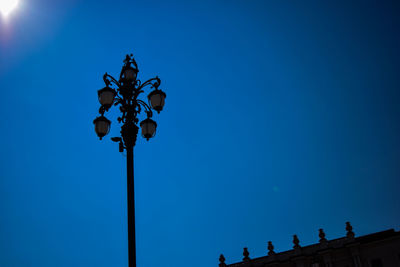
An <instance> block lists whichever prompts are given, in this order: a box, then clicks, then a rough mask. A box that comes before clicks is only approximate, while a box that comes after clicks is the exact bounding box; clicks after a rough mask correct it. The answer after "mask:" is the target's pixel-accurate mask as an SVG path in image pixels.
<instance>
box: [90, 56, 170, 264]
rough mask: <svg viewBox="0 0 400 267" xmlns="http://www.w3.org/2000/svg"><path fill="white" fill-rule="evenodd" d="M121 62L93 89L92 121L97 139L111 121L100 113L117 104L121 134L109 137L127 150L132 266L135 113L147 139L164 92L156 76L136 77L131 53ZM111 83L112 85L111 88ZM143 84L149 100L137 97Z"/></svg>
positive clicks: (132, 257)
mask: <svg viewBox="0 0 400 267" xmlns="http://www.w3.org/2000/svg"><path fill="white" fill-rule="evenodd" d="M124 63H125V64H124V66H123V67H122V70H121V73H120V78H119V80H118V81H117V80H116V79H115V78H114V77H112V76H111V75H108V74H107V73H106V74H104V76H103V80H104V83H105V84H106V86H105V87H104V88H103V89H101V90H99V91H98V92H97V93H98V97H99V102H100V104H101V107H100V109H99V113H100V116H99V117H97V118H96V119H95V120H94V121H93V123H94V125H95V127H94V129H95V131H96V134H97V136H99V137H100V140H101V139H102V138H103V137H104V136H106V135H107V134H108V132H109V131H110V126H111V121H109V120H108V119H107V118H106V117H104V113H105V112H106V111H108V110H109V109H110V108H111V107H112V106H113V105H114V106H119V110H120V111H121V116H120V117H118V122H119V123H122V126H121V137H113V138H111V140H112V141H114V142H118V143H119V151H120V152H123V151H124V150H126V154H127V156H126V159H127V182H128V186H127V188H128V256H129V257H128V258H129V267H136V244H135V197H134V175H133V147H134V146H135V143H136V137H137V134H138V130H139V127H138V126H137V124H138V123H139V119H138V115H139V114H140V113H142V111H143V113H145V114H146V116H147V118H146V119H144V120H142V121H141V122H140V124H139V125H140V127H141V129H142V136H143V137H144V138H146V139H147V140H149V139H150V138H152V137H154V135H155V134H156V128H157V123H156V122H155V121H153V120H152V119H151V117H152V116H153V112H152V109H154V110H155V111H157V112H158V113H160V111H161V110H162V109H163V107H164V104H165V98H166V94H165V93H164V92H163V91H161V90H160V89H159V86H160V84H161V80H160V79H159V78H158V77H155V78H152V79H149V80H147V81H145V82H143V83H142V82H141V81H140V80H139V79H137V74H138V72H139V69H138V66H137V64H136V61H135V59H134V58H133V56H132V54H131V55H127V56H126V58H125V60H124ZM112 85H113V86H114V87H116V88H115V89H113V88H111V86H112ZM146 87H150V88H153V89H154V90H153V91H152V92H151V93H150V94H149V95H148V97H147V98H148V101H149V104H147V103H146V102H144V101H143V100H140V99H138V97H139V95H140V94H141V93H143V92H144V89H145V88H146Z"/></svg>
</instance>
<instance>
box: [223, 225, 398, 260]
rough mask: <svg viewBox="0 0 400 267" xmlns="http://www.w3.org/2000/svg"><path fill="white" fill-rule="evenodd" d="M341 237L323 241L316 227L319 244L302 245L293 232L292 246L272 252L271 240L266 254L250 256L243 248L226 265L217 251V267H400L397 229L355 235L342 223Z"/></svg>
mask: <svg viewBox="0 0 400 267" xmlns="http://www.w3.org/2000/svg"><path fill="white" fill-rule="evenodd" d="M346 231H347V234H346V236H345V237H342V238H338V239H333V240H327V239H326V238H325V233H324V231H323V230H322V229H320V230H319V238H320V239H319V243H317V244H313V245H309V246H305V247H302V246H301V245H300V241H299V239H298V237H297V236H296V235H294V236H293V249H292V250H288V251H284V252H279V253H275V251H274V246H273V245H272V243H271V241H269V242H268V255H267V256H264V257H260V258H254V259H251V258H250V254H249V251H248V250H247V248H244V249H243V256H244V258H243V261H241V262H238V263H233V264H226V263H225V257H224V256H223V255H222V254H221V256H220V258H219V261H220V264H219V266H220V267H400V232H399V231H397V232H396V231H394V230H393V229H390V230H387V231H382V232H378V233H373V234H369V235H364V236H359V237H355V234H354V232H353V228H352V226H351V225H350V223H348V222H347V223H346Z"/></svg>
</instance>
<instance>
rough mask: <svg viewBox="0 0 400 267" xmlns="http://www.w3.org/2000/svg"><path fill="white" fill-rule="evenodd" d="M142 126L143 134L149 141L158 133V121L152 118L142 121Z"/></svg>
mask: <svg viewBox="0 0 400 267" xmlns="http://www.w3.org/2000/svg"><path fill="white" fill-rule="evenodd" d="M140 127H141V128H142V136H143V137H144V138H146V139H147V141H148V140H149V139H150V138H152V137H153V136H154V135H155V134H156V128H157V123H156V122H155V121H153V120H152V119H150V118H147V119H145V120H143V121H142V122H140Z"/></svg>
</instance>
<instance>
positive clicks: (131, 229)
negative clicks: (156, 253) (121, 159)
mask: <svg viewBox="0 0 400 267" xmlns="http://www.w3.org/2000/svg"><path fill="white" fill-rule="evenodd" d="M126 167H127V188H128V196H127V199H128V257H129V267H136V241H135V181H134V174H133V145H129V146H127V148H126Z"/></svg>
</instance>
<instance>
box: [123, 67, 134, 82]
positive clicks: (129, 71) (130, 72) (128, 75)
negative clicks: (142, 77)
mask: <svg viewBox="0 0 400 267" xmlns="http://www.w3.org/2000/svg"><path fill="white" fill-rule="evenodd" d="M136 76H137V70H136V69H134V68H132V67H130V66H128V67H125V69H124V78H125V80H127V81H130V82H132V81H135V80H136Z"/></svg>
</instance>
